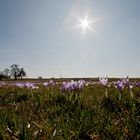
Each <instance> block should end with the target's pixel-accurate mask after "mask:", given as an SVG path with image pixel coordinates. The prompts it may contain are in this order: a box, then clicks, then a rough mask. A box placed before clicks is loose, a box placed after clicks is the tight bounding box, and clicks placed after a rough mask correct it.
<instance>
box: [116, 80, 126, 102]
mask: <svg viewBox="0 0 140 140" xmlns="http://www.w3.org/2000/svg"><path fill="white" fill-rule="evenodd" d="M115 87H116V88H117V89H118V90H119V101H121V98H122V90H123V88H124V83H123V81H122V80H118V81H117V82H116V85H115Z"/></svg>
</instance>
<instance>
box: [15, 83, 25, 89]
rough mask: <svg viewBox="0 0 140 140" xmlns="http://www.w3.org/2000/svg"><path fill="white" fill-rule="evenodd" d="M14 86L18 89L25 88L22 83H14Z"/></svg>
mask: <svg viewBox="0 0 140 140" xmlns="http://www.w3.org/2000/svg"><path fill="white" fill-rule="evenodd" d="M15 85H16V86H17V87H20V88H24V87H25V84H24V83H15Z"/></svg>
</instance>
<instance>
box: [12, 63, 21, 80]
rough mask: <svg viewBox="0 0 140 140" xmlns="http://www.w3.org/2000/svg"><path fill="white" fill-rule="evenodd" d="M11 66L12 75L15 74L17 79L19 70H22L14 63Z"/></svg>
mask: <svg viewBox="0 0 140 140" xmlns="http://www.w3.org/2000/svg"><path fill="white" fill-rule="evenodd" d="M10 68H11V76H13V77H14V79H15V80H17V77H18V75H19V72H20V68H19V65H17V64H13V65H11V66H10Z"/></svg>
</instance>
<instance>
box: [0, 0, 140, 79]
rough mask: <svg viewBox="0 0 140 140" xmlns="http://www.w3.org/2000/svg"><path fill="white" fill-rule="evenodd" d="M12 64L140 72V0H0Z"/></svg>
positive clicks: (1, 28)
mask: <svg viewBox="0 0 140 140" xmlns="http://www.w3.org/2000/svg"><path fill="white" fill-rule="evenodd" d="M81 21H85V22H84V23H82V22H81ZM91 21H92V22H91ZM87 22H89V24H87ZM83 24H84V25H85V26H86V27H83V26H81V25H83ZM79 25H80V26H81V27H79ZM87 26H88V27H90V29H91V30H90V29H89V28H87ZM12 64H19V65H20V66H21V67H24V68H25V70H26V72H27V74H28V75H27V76H28V77H38V76H42V77H98V76H109V77H118V76H119V77H124V76H127V75H129V76H130V77H140V0H0V71H1V70H4V68H7V67H9V66H10V65H12Z"/></svg>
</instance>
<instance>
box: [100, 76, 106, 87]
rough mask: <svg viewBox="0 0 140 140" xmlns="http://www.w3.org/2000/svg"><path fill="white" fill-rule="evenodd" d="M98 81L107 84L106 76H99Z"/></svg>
mask: <svg viewBox="0 0 140 140" xmlns="http://www.w3.org/2000/svg"><path fill="white" fill-rule="evenodd" d="M99 81H100V83H101V84H102V85H103V86H107V82H108V78H107V77H106V78H105V77H99Z"/></svg>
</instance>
